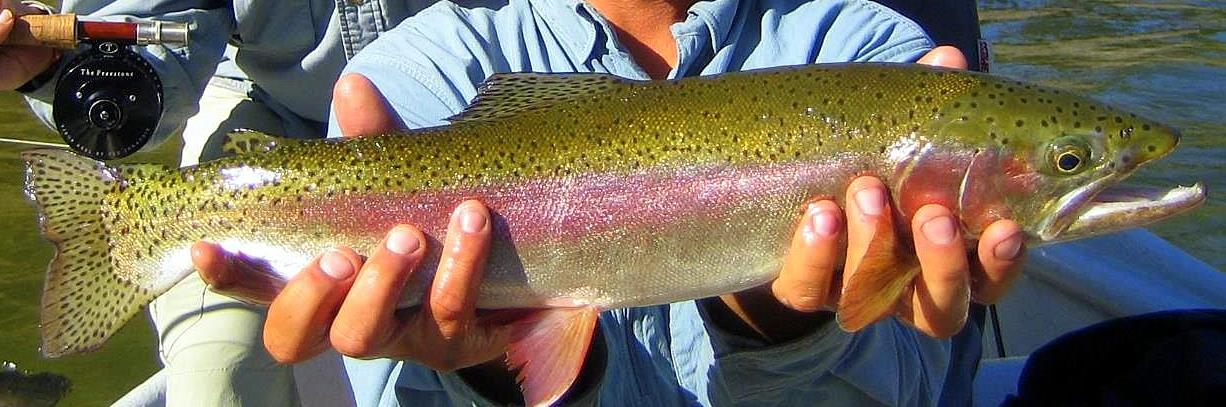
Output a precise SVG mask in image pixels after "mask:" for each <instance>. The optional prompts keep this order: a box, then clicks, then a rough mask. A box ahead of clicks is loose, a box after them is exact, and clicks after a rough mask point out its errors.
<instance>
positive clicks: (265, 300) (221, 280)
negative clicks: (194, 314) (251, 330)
mask: <svg viewBox="0 0 1226 407" xmlns="http://www.w3.org/2000/svg"><path fill="white" fill-rule="evenodd" d="M191 256H192V264H193V265H194V266H195V267H196V270H197V271H198V272H199V274H200V278H201V279H202V280H204V282H205V283H207V284H208V285H209V289H210V290H212V291H214V292H217V293H220V294H222V295H226V296H230V297H233V298H237V299H240V300H243V301H247V302H252V303H257V304H269V303H271V302H272V301H273V299H274V298H276V296H277V294H278V293H280V292H281V290H282V289H284V288H285V283H286V282H285V279H284V278H282V277H281V276H280V275H279V274H277V273H276V272H275V271H274V270H273V269H272V267H271V266H270V265H269V264H268V262H266V261H261V260H258V259H253V258H251V257H248V256H246V255H244V254H242V253H231V252H229V251H227V250H225V249H224V248H222V247H221V246H220V245H218V244H216V243H212V242H206V241H199V242H196V243H195V244H193V245H192V248H191Z"/></svg>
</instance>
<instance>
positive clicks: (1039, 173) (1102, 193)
mask: <svg viewBox="0 0 1226 407" xmlns="http://www.w3.org/2000/svg"><path fill="white" fill-rule="evenodd" d="M983 80H984V81H985V82H984V83H983V84H982V85H981V86H979V87H977V88H974V90H968V91H967V92H966V93H965V94H964V95H962V96H961V97H960V99H961V100H955V101H953V102H951V103H950V106H953V105H957V106H959V107H960V109H961V111H953V112H950V111H949V110H950V109H949V108H948V107H947V108H946V110H945V111H944V112H943V114H942V116H945V117H953V118H954V119H953V120H946V121H945V123H943V124H942V125H941V127H940V128H941V130H940V131H941V132H944V133H945V134H942V136H944V137H943V138H945V139H951V140H958V143H962V146H961V148H962V150H968V149H969V150H972V151H974V153H973V155H972V158H971V159H969V160H967V164H966V165H967V167H966V173H965V176H964V177H963V181H962V183H961V186H960V191H959V206H960V211H961V215H962V217H963V219H964V221H965V222H966V223H967V225H966V226H967V229H968V230H969V231H970V232H971V233H973V234H977V232H982V230H983V229H984V228H986V227H987V225H988V224H990V223H991V222H993V221H995V220H998V219H1013V220H1014V221H1016V222H1018V223H1019V224H1020V225H1021V226H1022V228H1023V229H1024V230H1025V231H1026V232H1027V233H1028V235H1029V237H1030V239H1029V240H1030V243H1031V244H1041V243H1051V242H1058V241H1066V240H1072V239H1078V238H1083V237H1089V236H1093V235H1099V234H1105V233H1110V232H1114V231H1119V230H1123V229H1127V228H1132V227H1139V226H1143V225H1146V224H1150V223H1153V222H1156V221H1159V220H1162V219H1166V218H1168V217H1171V216H1174V215H1177V214H1179V213H1183V212H1185V211H1187V210H1190V209H1192V208H1194V207H1196V206H1198V205H1200V204H1201V203H1203V202H1204V200H1205V198H1206V192H1205V188H1204V186H1203V185H1202V184H1200V183H1196V184H1195V185H1193V186H1191V187H1182V186H1175V187H1171V188H1152V187H1140V186H1131V185H1124V184H1122V183H1121V182H1122V181H1124V180H1125V179H1127V178H1128V177H1129V176H1131V175H1132V174H1133V173H1134V172H1136V171H1137V169H1139V168H1141V167H1142V166H1144V165H1146V164H1148V163H1151V162H1153V161H1155V160H1157V159H1160V158H1162V157H1164V156H1166V155H1168V154H1170V153H1171V152H1172V151H1173V150H1174V149H1175V147H1176V145H1178V143H1179V139H1180V133H1179V131H1177V130H1176V129H1174V128H1171V127H1169V126H1166V125H1163V124H1161V123H1158V122H1156V121H1153V120H1150V119H1147V118H1144V117H1142V116H1139V115H1136V114H1134V113H1130V112H1126V111H1124V110H1120V109H1117V108H1114V107H1111V106H1108V105H1106V104H1103V103H1100V102H1098V101H1095V100H1093V99H1090V98H1086V97H1083V96H1078V95H1074V94H1070V93H1068V92H1063V91H1060V90H1055V89H1050V88H1044V87H1040V86H1037V85H1031V84H1025V83H1021V82H1015V81H1008V80H1003V79H997V78H993V77H984V79H983ZM972 95H974V96H972ZM972 106H973V107H972ZM949 113H952V114H949ZM985 136H986V137H985Z"/></svg>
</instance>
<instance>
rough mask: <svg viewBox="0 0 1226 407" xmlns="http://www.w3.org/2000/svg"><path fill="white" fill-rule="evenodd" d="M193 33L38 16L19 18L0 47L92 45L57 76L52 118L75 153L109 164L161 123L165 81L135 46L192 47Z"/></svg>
mask: <svg viewBox="0 0 1226 407" xmlns="http://www.w3.org/2000/svg"><path fill="white" fill-rule="evenodd" d="M189 30H190V27H189V25H188V24H186V23H173V22H162V21H137V22H116V21H82V20H78V19H77V16H76V15H73V14H50V15H38V14H33V15H23V16H21V17H20V18H18V20H17V24H16V25H14V27H13V30H12V32H11V33H10V34H9V36H8V38H7V39H6V40H5V41H4V43H3V45H21V46H36V47H52V48H60V49H79V45H81V44H88V47H87V49H86V50H85V51H84V52H81V53H80V54H78V55H77V56H76V57H74V58H73V59H72V60H71V61H69V62H68V63H67V64H64V65H62V67H61V68H60V70H59V71H58V82H57V84H56V86H55V99H54V101H53V102H52V104H51V105H52V107H53V109H54V110H53V113H52V119H53V120H54V121H55V127H56V129H57V130H59V132H60V136H61V137H63V138H64V141H65V142H66V143H67V144H68V146H69V147H71V148H72V149H73V150H74V151H76V152H77V153H79V154H81V155H85V156H88V157H91V158H94V159H100V160H110V159H115V158H121V157H125V156H127V155H129V154H132V153H134V152H136V151H137V150H140V149H141V147H144V146H145V144H147V143H148V142H149V139H151V138H152V137H153V131H154V130H155V129H157V126H158V121H159V120H160V119H161V118H162V80H161V79H160V78H158V75H157V72H155V71H154V70H153V67H152V66H150V65H149V63H148V62H147V61H145V59H144V58H142V57H141V56H140V55H139V54H137V53H136V51H134V50H133V47H134V46H141V45H150V44H187V42H188V39H187V37H188V31H189ZM40 76H41V75H40ZM39 80H40V79H38V78H35V81H32V82H36V81H39ZM42 81H45V80H42ZM27 85H30V84H27ZM39 86H41V85H39ZM32 88H37V86H32ZM18 90H21V89H20V88H19V89H18Z"/></svg>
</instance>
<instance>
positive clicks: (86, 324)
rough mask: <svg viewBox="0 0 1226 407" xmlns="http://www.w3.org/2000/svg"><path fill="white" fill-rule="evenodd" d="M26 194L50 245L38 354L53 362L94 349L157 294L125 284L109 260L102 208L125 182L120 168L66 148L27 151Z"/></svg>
mask: <svg viewBox="0 0 1226 407" xmlns="http://www.w3.org/2000/svg"><path fill="white" fill-rule="evenodd" d="M21 156H22V159H24V160H25V163H26V186H25V192H26V197H27V198H29V199H30V201H31V202H32V203H33V205H34V209H35V211H36V212H38V220H39V224H40V226H41V227H42V233H43V236H45V237H46V238H47V240H50V241H51V243H52V244H54V245H55V257H54V258H53V259H52V260H51V265H50V266H49V267H48V269H47V282H46V285H45V286H44V287H43V303H42V312H41V323H40V325H41V326H42V336H43V343H42V353H43V355H45V356H47V357H59V356H63V355H70V354H74V353H79V352H84V351H88V350H92V349H96V348H98V347H99V346H102V343H103V342H106V340H107V338H110V337H111V335H113V334H114V333H115V332H116V331H118V330H119V328H120V327H122V326H123V324H124V323H125V322H127V321H128V320H129V319H131V318H132V316H133V315H136V313H137V312H139V311H140V310H141V308H143V307H144V306H145V305H146V304H148V303H149V302H150V301H152V300H153V298H154V297H156V294H155V293H151V292H149V291H148V290H146V289H144V288H142V287H141V286H140V285H138V284H136V283H134V282H131V281H128V280H125V279H124V278H123V276H121V275H120V273H117V272H116V269H115V265H114V263H113V261H112V259H111V257H110V240H109V238H108V235H107V226H106V224H105V221H104V218H103V213H104V210H103V209H104V208H103V204H104V202H105V199H106V197H107V194H108V193H112V192H116V191H119V190H120V189H121V188H123V185H124V184H125V182H127V181H126V180H125V177H124V174H123V171H122V170H119V169H115V168H110V167H107V166H106V165H105V164H103V163H101V162H98V161H94V160H92V159H89V158H85V157H81V156H78V155H76V154H73V153H71V152H69V151H65V150H50V149H47V150H32V151H26V152H23V153H22V154H21Z"/></svg>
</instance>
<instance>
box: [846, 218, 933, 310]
mask: <svg viewBox="0 0 1226 407" xmlns="http://www.w3.org/2000/svg"><path fill="white" fill-rule="evenodd" d="M892 227H893V223H892V222H879V223H878V230H877V231H876V233H875V235H874V237H873V240H872V241H871V242H870V243H869V247H868V250H867V251H865V254H864V256H863V258H862V259H861V260H860V262H859V264H858V266H857V267H856V269H855V270H847V271H844V272H850V273H851V275H850V278H849V279H848V281H847V283H846V284H845V285H844V286H843V292H842V295H841V296H840V297H839V309H838V314H837V318H836V319H837V320H838V322H839V327H841V328H843V330H845V331H848V332H856V331H859V330H861V329H864V327H866V326H868V325H869V324H872V323H874V322H877V321H880V320H881V319H883V318H885V317H887V316H889V315H890V314H891V313H892V312H893V311H894V306H895V304H896V303H897V302H898V298H899V296H901V295H902V294H903V292H904V291H906V288H907V287H908V286H909V285H911V283H912V282H913V281H914V280H915V276H917V275H919V271H920V267H919V262H918V261H916V259H915V256H914V255H913V254H911V253H910V252H909V251H908V250H910V246H909V245H905V244H902V243H900V242H898V239H897V238H896V234H895V233H891V232H893V231H891V230H884V229H887V228H892Z"/></svg>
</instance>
